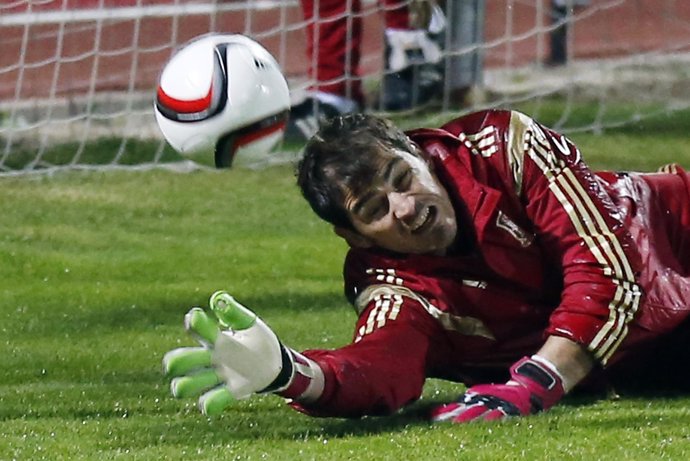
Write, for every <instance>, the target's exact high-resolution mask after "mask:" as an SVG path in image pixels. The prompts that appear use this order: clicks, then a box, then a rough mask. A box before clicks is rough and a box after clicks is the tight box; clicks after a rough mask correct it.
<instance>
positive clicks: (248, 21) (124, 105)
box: [0, 0, 690, 175]
mask: <svg viewBox="0 0 690 461" xmlns="http://www.w3.org/2000/svg"><path fill="white" fill-rule="evenodd" d="M315 1H316V2H318V0H315ZM401 1H404V0H401ZM344 3H345V4H346V6H347V8H351V7H352V6H353V5H354V4H355V3H356V0H347V1H346V2H344ZM439 3H442V4H443V9H444V11H445V15H446V29H445V31H444V33H443V34H442V39H441V43H442V45H443V46H442V49H443V56H442V64H441V67H442V68H443V69H444V71H445V80H444V85H443V90H442V91H440V92H439V94H438V97H437V98H436V99H435V100H434V101H433V103H432V104H430V105H429V104H427V105H426V106H423V107H419V108H415V109H412V110H409V111H406V112H404V113H401V114H395V115H396V117H398V118H399V119H401V120H402V121H403V123H404V122H405V121H410V123H417V122H418V121H419V120H423V121H424V122H428V123H434V122H436V121H443V120H446V119H448V118H450V117H453V116H456V115H459V114H461V113H465V112H468V111H471V110H475V109H479V108H486V107H517V108H520V109H521V110H524V111H526V112H528V113H530V115H533V116H534V117H537V118H540V119H544V118H546V119H547V120H546V121H547V123H550V124H551V125H552V126H554V127H556V128H558V129H561V130H562V131H564V132H568V131H569V130H595V131H601V130H605V129H606V128H607V127H610V126H616V125H621V124H625V123H630V122H632V121H636V120H639V119H641V118H644V117H646V116H649V115H651V114H656V113H659V112H668V111H673V110H679V109H684V108H687V107H688V105H689V104H690V96H689V95H690V92H688V91H687V90H688V88H687V87H688V85H687V82H688V73H690V62H689V61H690V54H689V53H688V51H690V2H687V1H684V0H446V1H445V2H439ZM384 4H388V5H390V2H377V1H374V0H362V1H361V8H360V9H359V11H358V12H357V13H356V14H358V15H360V17H361V18H362V22H363V43H362V47H361V61H360V68H359V70H358V76H357V77H358V78H361V79H362V81H363V82H364V88H365V90H366V91H367V92H368V93H369V94H368V96H373V94H374V93H375V92H376V91H378V90H377V88H378V86H377V85H378V83H379V82H381V79H382V75H383V73H384V72H385V66H384V63H383V54H384V48H383V43H382V42H383V40H382V38H383V33H384V32H383V31H384V25H383V22H382V8H384V7H385V5H384ZM316 10H317V9H315V11H316ZM351 14H355V13H351ZM321 20H322V19H321V18H319V16H318V14H315V15H314V16H313V18H311V19H309V21H314V22H318V21H321ZM307 25H308V24H307V21H306V20H305V16H304V14H303V12H302V11H301V7H300V2H299V1H297V0H283V1H278V0H237V1H232V0H215V1H210V0H196V1H195V0H187V1H183V0H5V1H3V2H1V3H0V49H1V50H2V52H0V175H8V174H22V173H25V172H31V171H46V170H53V169H55V168H113V167H127V168H129V167H133V166H134V165H136V166H138V167H141V166H145V167H148V166H151V165H155V166H157V165H167V164H178V165H179V164H181V163H180V158H179V157H177V156H176V155H175V154H174V152H172V150H171V149H170V148H169V147H167V146H166V144H165V142H164V141H163V140H162V138H161V135H160V133H159V132H158V129H157V127H156V125H155V122H154V118H153V112H152V107H153V106H152V99H153V94H154V90H155V85H156V79H157V77H158V74H159V72H160V70H161V67H162V65H163V64H164V63H165V61H166V60H167V59H168V58H169V57H170V56H171V54H172V53H173V52H174V51H175V50H176V49H178V48H179V47H180V46H181V45H182V44H184V43H186V42H187V41H188V40H190V39H191V38H193V37H195V36H197V35H201V34H205V33H208V32H212V31H215V32H223V33H243V34H246V35H248V36H250V37H252V38H254V39H256V40H257V41H259V42H261V43H262V44H263V45H264V46H265V47H266V48H268V49H269V50H270V51H271V52H272V53H273V55H274V56H275V57H276V59H277V60H278V62H279V63H280V65H281V67H282V69H283V71H284V73H285V75H286V76H287V77H288V81H289V83H290V89H291V93H292V97H293V99H295V100H299V98H300V97H302V95H303V94H304V91H305V90H306V89H308V88H309V87H310V86H312V85H313V84H314V83H315V82H314V79H313V78H312V77H310V76H309V75H307V69H308V67H309V66H308V59H307V56H306V36H305V28H306V26H307ZM314 45H315V46H318V43H315V44H314ZM459 90H460V91H459ZM371 110H376V108H375V107H372V109H371ZM289 147H290V146H283V149H282V150H284V151H286V152H288V153H287V154H285V156H283V157H281V156H280V155H278V154H275V155H272V156H270V157H267V158H265V159H251V160H248V164H249V165H261V164H262V162H269V161H280V159H281V158H282V159H285V158H290V155H294V150H296V149H292V151H293V154H290V153H289V152H290V150H291V149H289ZM252 162H254V163H252Z"/></svg>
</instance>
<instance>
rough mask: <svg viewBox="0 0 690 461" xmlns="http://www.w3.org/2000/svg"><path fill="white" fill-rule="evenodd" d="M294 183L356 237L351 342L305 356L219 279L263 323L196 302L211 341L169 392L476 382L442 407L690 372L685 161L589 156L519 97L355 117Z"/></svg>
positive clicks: (287, 393) (339, 124) (498, 406)
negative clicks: (422, 122) (659, 169)
mask: <svg viewBox="0 0 690 461" xmlns="http://www.w3.org/2000/svg"><path fill="white" fill-rule="evenodd" d="M298 183H299V186H300V188H301V190H302V193H303V195H304V196H305V197H306V199H307V200H308V202H309V203H310V205H311V206H312V208H313V209H314V211H315V212H316V213H317V214H318V215H319V216H320V217H321V218H323V219H325V220H326V221H328V222H329V223H331V224H332V225H333V226H334V229H335V232H336V234H337V235H339V236H340V237H342V238H344V239H345V240H346V241H347V242H348V244H349V246H350V251H349V253H348V255H347V257H346V260H345V267H344V282H345V291H346V294H347V297H348V299H349V301H350V302H351V303H352V305H353V306H354V308H355V310H356V312H357V314H358V317H357V323H356V325H355V329H354V335H353V341H352V343H351V344H350V345H347V346H345V347H342V348H340V349H336V350H308V351H304V352H302V353H297V352H295V351H293V350H291V349H290V348H288V347H286V346H284V345H283V344H281V343H280V341H279V340H278V338H276V337H275V335H274V334H273V333H272V332H271V331H270V329H269V328H268V327H267V326H266V325H265V324H263V322H261V321H260V320H259V319H256V318H255V316H254V315H253V314H252V313H251V311H248V310H244V308H242V307H241V306H239V305H237V304H236V303H235V302H234V301H233V300H232V299H231V298H230V297H229V296H228V295H227V294H221V295H217V296H216V298H215V304H218V303H217V300H218V299H220V300H222V302H221V303H220V304H221V305H222V306H234V308H233V309H232V311H233V312H246V313H247V314H246V316H245V317H246V318H248V319H250V321H246V322H239V323H237V322H235V321H225V323H224V324H222V325H221V326H223V325H226V326H231V327H232V325H233V324H235V327H232V328H230V329H229V330H227V331H223V332H221V333H218V327H216V326H215V324H213V323H212V322H207V321H206V320H208V319H209V317H208V316H207V315H206V314H204V313H203V312H202V311H200V310H196V311H194V312H195V313H192V316H197V317H199V318H200V319H203V321H198V322H196V326H195V325H194V324H193V323H194V322H190V321H188V322H187V323H188V325H189V326H190V329H191V330H192V332H196V334H197V335H199V331H211V333H204V334H201V335H200V336H202V337H204V338H205V339H203V341H204V342H205V343H206V344H207V346H206V347H203V348H199V349H197V350H194V349H182V350H177V351H173V352H171V353H169V354H168V355H167V356H166V358H165V364H166V367H167V369H168V371H169V372H170V373H171V374H172V375H175V376H177V378H175V380H174V381H173V392H174V393H175V394H176V395H178V396H187V395H196V394H200V393H204V397H202V400H201V403H202V408H203V409H205V411H207V412H211V413H212V412H214V411H219V410H221V409H222V408H224V407H225V406H227V405H228V404H229V403H230V402H231V401H232V399H233V398H242V397H246V396H248V395H250V394H252V393H254V392H275V393H277V394H279V395H282V396H284V397H287V398H289V399H290V405H292V406H293V407H294V408H296V409H297V410H300V411H303V412H305V413H307V414H310V415H315V416H341V417H356V416H361V415H380V414H390V413H392V412H395V411H396V410H398V409H400V408H402V407H404V406H405V405H407V404H409V403H411V402H413V401H415V400H416V399H418V398H419V397H420V395H421V393H422V387H423V384H424V381H425V379H426V378H429V377H435V378H442V379H448V380H453V381H458V382H462V383H464V384H465V385H466V391H465V392H464V393H463V394H462V395H461V396H460V397H459V398H458V400H457V401H455V402H451V403H448V404H445V405H442V406H440V407H438V408H436V409H434V411H433V412H432V414H431V417H432V419H434V420H436V421H453V422H466V421H472V420H477V419H483V420H493V419H501V418H504V417H507V416H520V415H528V414H532V413H537V412H540V411H545V410H548V409H549V408H551V407H552V406H553V405H555V404H557V403H558V402H559V400H561V398H562V397H563V396H564V395H565V394H567V393H568V392H570V391H571V390H573V389H574V388H576V387H595V388H596V387H598V386H602V387H603V386H604V385H608V384H611V383H613V384H616V383H618V382H625V380H626V379H629V377H630V376H634V377H638V378H644V379H645V380H646V381H647V382H650V383H654V384H666V382H665V380H669V381H670V380H673V379H675V380H676V381H678V382H683V383H685V382H687V378H688V373H687V372H686V371H685V369H686V368H687V367H683V366H680V367H679V366H678V365H680V364H684V363H686V362H687V350H688V347H690V320H688V316H689V314H690V177H689V176H688V175H687V174H686V173H685V172H684V171H683V170H682V169H681V168H680V167H677V166H671V167H668V168H667V169H666V171H665V172H663V173H654V174H641V173H614V172H596V173H595V172H593V171H591V170H590V169H589V168H588V167H587V165H586V164H585V162H584V161H583V159H582V156H581V154H580V151H579V150H578V148H577V147H576V146H575V145H573V144H572V143H571V142H570V141H569V140H568V139H567V138H565V137H564V136H562V135H560V134H558V133H556V132H554V131H552V130H550V129H548V128H546V127H544V126H542V125H540V124H539V123H537V122H535V121H533V120H532V119H530V118H528V117H527V116H525V115H523V114H520V113H518V112H511V111H485V112H479V113H475V114H470V115H467V116H464V117H461V118H458V119H456V120H453V121H451V122H449V123H448V124H446V125H444V126H443V127H441V128H438V129H417V130H413V131H409V132H407V133H403V132H401V131H400V130H398V129H397V128H395V127H394V126H393V125H392V124H391V123H390V122H389V121H387V120H385V119H381V118H377V117H374V116H370V115H364V114H353V115H346V116H342V117H338V118H335V119H333V120H331V121H330V122H329V123H328V124H326V125H325V126H323V127H322V128H321V130H320V131H319V132H318V133H317V135H316V136H314V137H313V138H312V139H311V140H310V141H309V142H308V144H307V146H306V148H305V152H304V157H303V159H302V160H301V162H300V164H299V167H298ZM212 304H214V300H212ZM215 307H216V309H217V308H218V307H217V306H215ZM189 317H190V316H188V319H189ZM221 317H223V315H221ZM240 317H241V316H240ZM207 323H210V324H211V327H209V328H205V327H203V326H199V325H205V324H207ZM248 325H251V326H248ZM219 335H220V336H219ZM243 335H244V336H243ZM229 345H230V346H229ZM195 357H196V358H195ZM180 364H182V365H180ZM203 367H208V368H209V369H208V370H207V371H206V372H205V373H199V372H198V369H199V368H203ZM200 375H203V376H205V379H206V380H205V381H204V380H200V379H199V376H200ZM218 385H220V386H218ZM214 386H216V387H214ZM686 387H687V385H686ZM210 388H213V390H211V391H208V392H207V390H208V389H210Z"/></svg>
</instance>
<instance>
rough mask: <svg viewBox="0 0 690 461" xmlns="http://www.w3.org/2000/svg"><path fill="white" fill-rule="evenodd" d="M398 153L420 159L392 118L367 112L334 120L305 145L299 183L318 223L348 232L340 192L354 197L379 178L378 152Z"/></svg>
mask: <svg viewBox="0 0 690 461" xmlns="http://www.w3.org/2000/svg"><path fill="white" fill-rule="evenodd" d="M396 149H397V150H403V151H405V152H410V153H412V154H414V155H419V150H418V148H417V146H416V145H415V144H413V143H412V141H410V139H409V138H408V137H407V136H406V135H405V133H403V131H402V130H400V129H399V128H397V127H396V126H395V125H393V123H392V122H391V121H390V120H387V119H385V118H381V117H377V116H374V115H367V114H347V115H341V116H338V117H335V118H332V119H330V120H328V121H327V122H325V123H324V124H322V126H321V129H320V130H319V131H318V133H316V134H315V135H314V137H312V138H311V139H310V140H309V142H307V145H306V146H305V148H304V152H303V157H302V159H301V160H300V162H299V163H298V165H297V173H296V175H297V185H298V186H299V187H300V189H301V190H302V195H303V196H304V198H305V199H307V202H309V205H311V208H312V209H313V210H314V212H315V213H316V214H317V215H318V216H319V217H320V218H321V219H323V220H325V221H327V222H329V223H331V224H333V225H335V226H338V227H344V228H347V229H351V228H352V223H351V221H350V219H349V217H348V214H347V211H346V209H345V204H344V201H345V195H344V192H345V191H350V192H351V193H353V194H355V195H357V194H358V192H359V191H361V190H362V189H363V188H364V187H366V186H367V185H368V184H370V183H371V181H372V180H373V178H374V177H375V176H376V175H377V174H378V171H377V169H378V163H377V161H378V160H379V159H380V156H381V154H382V153H384V152H387V151H392V150H396Z"/></svg>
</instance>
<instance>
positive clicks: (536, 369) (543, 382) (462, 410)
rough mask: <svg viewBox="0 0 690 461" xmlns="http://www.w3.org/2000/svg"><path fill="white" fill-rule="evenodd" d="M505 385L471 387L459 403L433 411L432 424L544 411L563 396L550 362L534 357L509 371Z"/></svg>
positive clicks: (493, 418) (517, 363) (560, 379)
mask: <svg viewBox="0 0 690 461" xmlns="http://www.w3.org/2000/svg"><path fill="white" fill-rule="evenodd" d="M510 376H511V379H510V380H509V381H508V382H507V383H505V384H482V385H478V386H473V387H471V388H469V389H468V390H467V392H466V393H465V394H464V395H462V396H461V397H460V399H459V401H458V402H454V403H450V404H447V405H443V406H441V407H438V408H436V409H435V410H434V411H433V414H432V420H433V421H452V422H455V423H464V422H468V421H473V420H479V419H483V420H496V419H503V418H506V417H508V416H521V415H529V414H533V413H538V412H540V411H546V410H548V409H549V408H551V407H552V406H553V405H555V404H556V402H558V401H559V400H560V399H561V397H563V395H564V394H565V390H564V388H563V379H562V377H561V376H560V374H559V373H558V371H557V370H556V368H555V367H554V366H553V364H551V363H550V362H549V361H547V360H545V359H543V358H541V357H539V356H538V355H533V356H532V357H531V358H528V357H524V358H522V359H521V360H519V361H518V362H516V363H515V364H514V365H513V366H512V367H510Z"/></svg>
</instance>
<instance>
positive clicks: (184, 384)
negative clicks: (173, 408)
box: [170, 370, 223, 399]
mask: <svg viewBox="0 0 690 461" xmlns="http://www.w3.org/2000/svg"><path fill="white" fill-rule="evenodd" d="M221 382H223V380H222V379H221V378H220V376H218V375H217V374H216V372H215V371H213V370H206V371H202V372H199V373H195V374H193V375H189V376H182V377H180V378H175V379H173V380H172V381H171V382H170V391H171V392H172V395H174V396H175V397H177V398H178V399H184V398H187V397H195V396H197V395H199V394H201V393H202V392H204V391H207V390H208V389H211V388H213V387H215V386H217V385H218V384H220V383H221Z"/></svg>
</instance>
